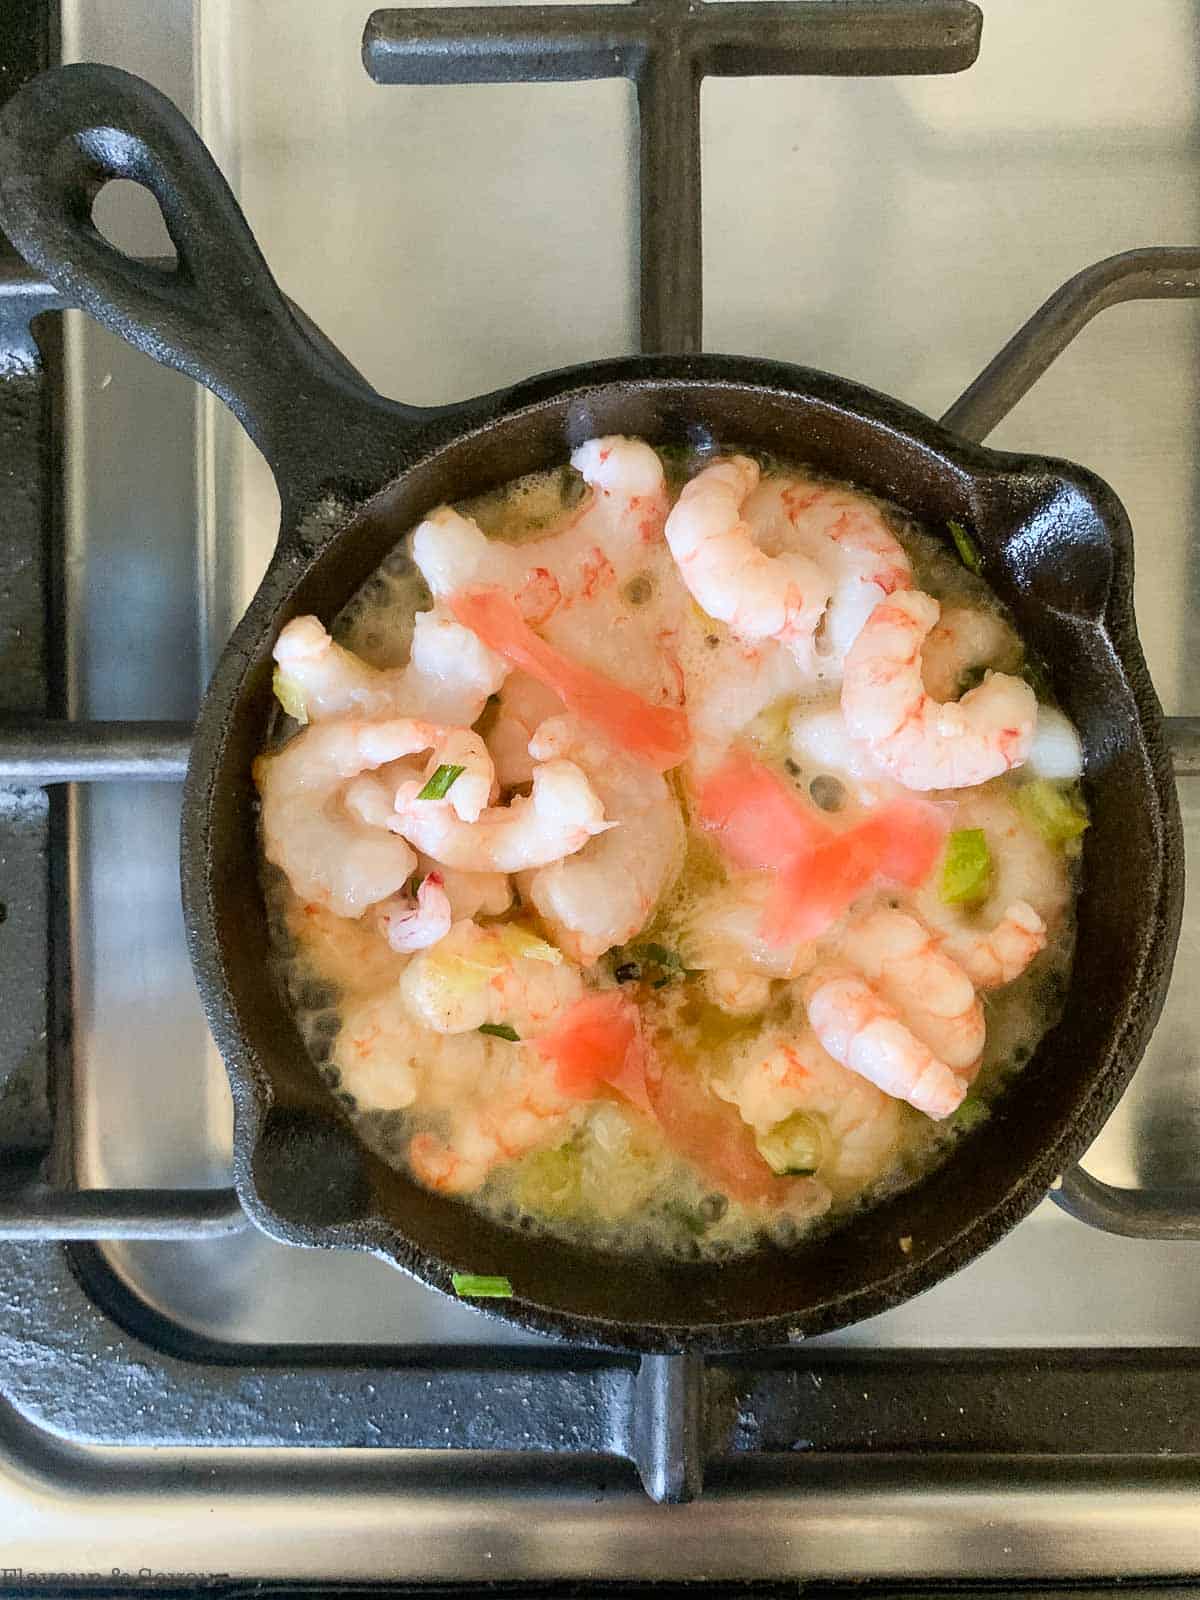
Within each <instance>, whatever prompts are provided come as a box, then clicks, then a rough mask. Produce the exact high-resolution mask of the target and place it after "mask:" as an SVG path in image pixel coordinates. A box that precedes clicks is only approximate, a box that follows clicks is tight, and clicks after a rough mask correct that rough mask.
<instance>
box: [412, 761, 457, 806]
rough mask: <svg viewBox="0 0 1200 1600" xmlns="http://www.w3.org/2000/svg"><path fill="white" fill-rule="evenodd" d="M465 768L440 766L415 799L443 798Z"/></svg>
mask: <svg viewBox="0 0 1200 1600" xmlns="http://www.w3.org/2000/svg"><path fill="white" fill-rule="evenodd" d="M466 770H467V769H466V768H465V767H455V766H446V765H443V766H440V767H439V768H438V769H437V771H436V772H435V773H434V774H433V777H432V778H430V780H429V782H428V783H427V784H426V785H425V787H424V788H423V789H422V790H421V792H420V794H419V795H418V796H417V799H418V800H444V799H445V798H446V796H447V795H448V794H449V793H450V790H451V789H452V788H453V786H454V785H455V783H457V782H458V780H459V778H461V777H462V775H463V773H464V772H465V771H466Z"/></svg>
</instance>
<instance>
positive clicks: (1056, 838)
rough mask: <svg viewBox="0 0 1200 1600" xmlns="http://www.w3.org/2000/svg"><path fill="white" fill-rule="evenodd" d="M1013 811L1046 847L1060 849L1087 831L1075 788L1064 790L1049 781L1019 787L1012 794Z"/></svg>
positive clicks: (1082, 807) (1084, 814)
mask: <svg viewBox="0 0 1200 1600" xmlns="http://www.w3.org/2000/svg"><path fill="white" fill-rule="evenodd" d="M1016 801H1017V810H1018V811H1019V812H1020V813H1021V815H1022V816H1023V817H1024V818H1025V820H1026V822H1028V823H1029V825H1030V827H1031V828H1033V829H1034V830H1035V831H1036V832H1037V833H1040V834H1041V836H1042V838H1043V839H1045V841H1046V843H1047V844H1050V845H1054V846H1055V847H1056V848H1057V849H1061V848H1062V847H1063V846H1064V845H1067V844H1070V842H1071V840H1072V839H1078V837H1079V835H1080V834H1081V833H1083V832H1084V830H1085V829H1086V828H1087V827H1088V814H1087V808H1086V807H1085V806H1084V803H1083V798H1082V796H1081V795H1080V794H1079V791H1078V790H1077V789H1075V788H1064V787H1063V786H1062V785H1061V784H1057V783H1052V782H1051V780H1050V779H1049V778H1034V779H1033V781H1032V782H1031V783H1023V784H1022V785H1021V787H1020V788H1019V789H1018V790H1017V794H1016Z"/></svg>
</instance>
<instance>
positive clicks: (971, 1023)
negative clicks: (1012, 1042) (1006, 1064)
mask: <svg viewBox="0 0 1200 1600" xmlns="http://www.w3.org/2000/svg"><path fill="white" fill-rule="evenodd" d="M839 950H840V953H841V954H842V955H843V956H844V957H845V959H846V960H847V961H849V962H850V964H851V965H852V966H854V967H856V968H857V969H858V971H859V972H861V973H862V975H863V976H864V977H865V978H867V979H869V980H870V982H871V983H873V984H874V986H875V989H876V991H877V993H878V994H880V995H881V996H882V997H883V999H885V1000H887V1001H888V1002H889V1003H890V1004H891V1005H893V1006H895V1007H896V1009H897V1011H898V1012H899V1014H900V1015H901V1016H902V1017H903V1018H904V1021H905V1022H906V1023H907V1025H908V1026H909V1028H911V1029H912V1031H913V1033H914V1034H915V1035H916V1036H917V1038H918V1039H919V1040H920V1041H921V1043H922V1044H925V1045H928V1046H929V1048H930V1049H931V1050H932V1051H934V1053H935V1054H936V1055H937V1056H938V1058H939V1060H941V1061H944V1062H945V1063H946V1065H947V1066H948V1067H952V1068H953V1069H954V1071H955V1072H956V1073H958V1075H959V1076H960V1077H961V1078H963V1079H964V1080H965V1081H966V1082H968V1083H969V1082H970V1081H971V1079H972V1078H973V1077H974V1076H975V1073H976V1072H977V1071H978V1069H979V1058H980V1056H981V1055H982V1054H983V1043H984V1036H985V1032H986V1030H985V1026H984V1020H983V1007H982V1006H981V1005H980V1003H979V998H978V996H977V995H976V993H975V986H974V984H973V983H972V982H971V980H970V978H968V976H967V975H966V973H965V972H964V971H963V969H962V968H961V967H960V966H959V965H958V964H957V963H956V962H954V961H952V960H951V959H950V957H949V956H948V955H946V954H945V952H944V951H942V950H940V949H939V948H938V941H937V939H936V938H935V937H934V936H933V935H932V934H930V933H929V931H928V930H927V929H926V928H923V927H922V926H921V924H920V923H919V922H918V921H917V920H916V918H915V917H910V916H906V915H905V913H904V912H903V911H892V910H889V909H887V908H886V907H880V908H879V909H877V910H875V911H868V912H866V913H865V914H864V915H862V916H859V917H856V918H854V920H853V921H852V922H851V923H850V925H849V927H848V928H847V929H846V930H845V932H844V933H843V935H842V937H841V939H840V941H839Z"/></svg>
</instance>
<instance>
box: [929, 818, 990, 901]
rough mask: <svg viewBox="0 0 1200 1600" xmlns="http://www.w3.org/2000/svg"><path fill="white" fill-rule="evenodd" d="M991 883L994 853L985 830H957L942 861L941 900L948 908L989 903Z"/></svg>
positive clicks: (950, 839) (952, 835) (947, 841)
mask: <svg viewBox="0 0 1200 1600" xmlns="http://www.w3.org/2000/svg"><path fill="white" fill-rule="evenodd" d="M991 881H992V852H991V851H990V850H989V849H988V842H987V835H986V834H985V833H984V831H983V829H982V828H955V830H954V832H953V833H951V835H950V837H949V838H948V839H947V840H946V854H945V855H944V856H943V857H942V883H941V896H942V900H943V901H944V903H945V904H946V905H948V906H961V905H973V904H975V903H976V902H978V901H980V900H986V899H987V896H988V889H989V888H990V886H991Z"/></svg>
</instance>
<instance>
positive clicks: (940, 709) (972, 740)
mask: <svg viewBox="0 0 1200 1600" xmlns="http://www.w3.org/2000/svg"><path fill="white" fill-rule="evenodd" d="M940 610H941V608H940V607H939V605H938V603H937V601H936V600H934V599H932V598H931V597H930V596H929V595H927V594H924V593H922V592H921V591H920V590H918V589H912V590H908V591H905V592H901V593H897V594H893V595H892V596H891V597H890V598H889V599H887V600H885V601H883V602H882V604H880V605H878V606H876V608H875V610H874V611H873V612H872V613H871V615H870V617H869V618H868V620H867V622H866V624H865V625H864V627H863V629H862V632H861V633H860V634H859V636H858V638H857V639H856V640H855V641H854V644H853V645H852V646H851V648H850V651H849V654H848V655H847V657H846V665H845V676H844V679H843V682H842V712H843V715H844V716H845V719H846V726H847V728H848V729H849V731H850V733H851V735H852V736H853V737H854V738H856V739H861V740H862V741H863V742H864V743H865V744H866V745H867V746H868V748H869V749H870V751H871V754H872V755H873V756H874V757H875V759H876V760H877V761H878V762H879V763H880V764H881V765H882V766H883V767H885V768H886V769H887V771H888V772H889V773H890V774H891V775H892V776H893V777H894V778H896V779H897V780H898V781H899V782H900V783H902V784H904V785H905V786H906V787H907V788H909V789H962V788H968V787H971V786H973V785H975V784H979V783H985V782H986V781H987V780H988V779H989V778H995V777H998V776H999V775H1000V774H1001V773H1003V772H1007V771H1008V770H1009V769H1010V768H1012V767H1018V766H1020V765H1021V764H1022V763H1023V762H1024V761H1025V760H1026V758H1027V757H1028V755H1029V752H1030V748H1031V747H1032V744H1033V736H1034V730H1035V727H1036V724H1037V699H1036V696H1035V695H1034V692H1033V690H1032V689H1031V688H1030V687H1029V685H1028V684H1027V683H1025V682H1024V681H1023V680H1022V679H1020V678H1012V677H1009V676H1007V675H1006V674H1004V673H1000V672H994V673H991V674H990V675H989V676H988V677H987V678H986V679H985V681H984V682H983V683H981V684H980V685H979V687H978V688H977V689H972V690H971V691H970V692H969V693H968V694H965V695H964V696H963V697H962V699H961V700H957V701H949V702H947V703H946V704H944V705H943V704H939V702H938V701H936V700H934V699H933V697H932V696H931V695H929V694H928V693H927V692H926V689H925V686H924V684H923V683H922V681H921V646H922V644H923V643H924V640H925V638H926V636H927V635H928V633H929V632H930V630H931V629H932V627H933V625H934V624H935V623H936V622H937V620H938V616H939V614H940Z"/></svg>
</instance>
